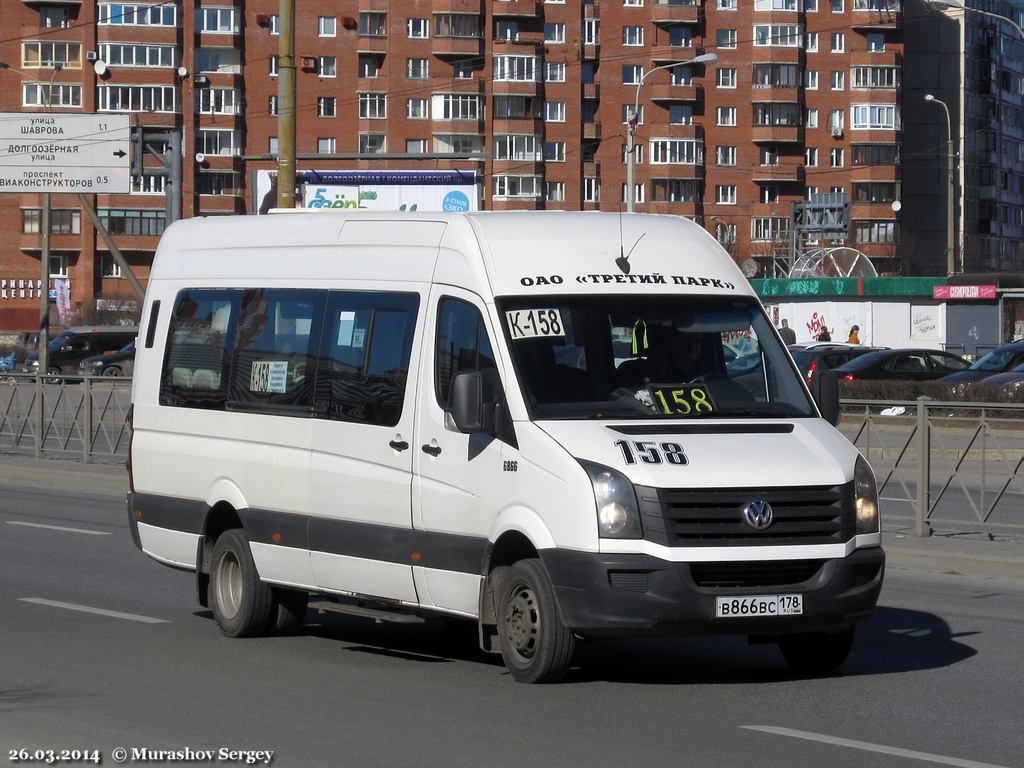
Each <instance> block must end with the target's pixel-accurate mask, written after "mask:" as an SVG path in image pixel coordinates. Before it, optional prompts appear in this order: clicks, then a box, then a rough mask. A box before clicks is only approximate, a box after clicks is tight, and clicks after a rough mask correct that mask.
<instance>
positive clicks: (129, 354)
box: [78, 339, 135, 376]
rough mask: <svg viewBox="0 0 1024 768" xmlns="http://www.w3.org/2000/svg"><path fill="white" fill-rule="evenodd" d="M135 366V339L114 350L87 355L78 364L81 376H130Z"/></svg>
mask: <svg viewBox="0 0 1024 768" xmlns="http://www.w3.org/2000/svg"><path fill="white" fill-rule="evenodd" d="M134 367H135V339H132V340H131V342H129V343H128V344H126V345H125V346H123V347H121V349H119V350H117V351H116V352H107V353H106V354H103V355H93V356H92V357H87V358H85V360H83V361H82V362H80V363H79V364H78V373H79V374H81V375H82V376H131V375H132V369H133V368H134Z"/></svg>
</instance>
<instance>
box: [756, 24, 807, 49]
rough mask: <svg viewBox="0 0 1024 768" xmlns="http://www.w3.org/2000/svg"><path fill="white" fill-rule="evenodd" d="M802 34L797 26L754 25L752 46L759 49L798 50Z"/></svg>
mask: <svg viewBox="0 0 1024 768" xmlns="http://www.w3.org/2000/svg"><path fill="white" fill-rule="evenodd" d="M802 42H803V34H802V33H801V31H800V25H799V24H755V25H754V45H755V46H761V47H765V46H767V47H782V48H799V47H800V45H801V43H802Z"/></svg>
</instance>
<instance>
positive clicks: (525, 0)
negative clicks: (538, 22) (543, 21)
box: [491, 0, 540, 17]
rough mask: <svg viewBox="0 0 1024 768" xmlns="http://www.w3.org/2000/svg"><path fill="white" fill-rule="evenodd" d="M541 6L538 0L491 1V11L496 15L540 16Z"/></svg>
mask: <svg viewBox="0 0 1024 768" xmlns="http://www.w3.org/2000/svg"><path fill="white" fill-rule="evenodd" d="M539 8H540V6H539V4H538V3H537V2H536V0H494V2H492V3H491V13H492V14H493V15H494V16H496V17H498V16H501V17H505V16H539V15H540V12H539Z"/></svg>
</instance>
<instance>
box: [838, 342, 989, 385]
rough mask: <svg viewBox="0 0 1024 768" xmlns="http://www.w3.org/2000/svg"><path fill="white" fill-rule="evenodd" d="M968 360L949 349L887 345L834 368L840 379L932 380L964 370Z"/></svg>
mask: <svg viewBox="0 0 1024 768" xmlns="http://www.w3.org/2000/svg"><path fill="white" fill-rule="evenodd" d="M970 365H971V364H970V363H969V362H967V361H966V360H964V359H963V358H962V357H960V356H959V355H954V354H953V353H952V352H943V351H941V350H937V349H886V350H881V351H878V352H869V353H868V354H866V355H861V356H860V357H858V358H855V359H853V360H851V361H850V362H848V363H844V364H843V365H841V366H839V367H838V368H836V373H837V374H838V375H839V379H840V381H843V380H846V381H859V380H862V379H864V380H870V379H902V380H904V381H931V380H934V379H938V378H941V377H943V376H945V375H947V374H950V373H953V372H954V371H963V370H966V369H967V368H969V367H970Z"/></svg>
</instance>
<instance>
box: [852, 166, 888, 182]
mask: <svg viewBox="0 0 1024 768" xmlns="http://www.w3.org/2000/svg"><path fill="white" fill-rule="evenodd" d="M899 176H900V174H899V168H898V167H897V166H895V165H884V164H879V165H855V166H853V168H852V170H851V172H850V177H851V181H853V182H854V183H856V182H859V181H888V182H896V181H899Z"/></svg>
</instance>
